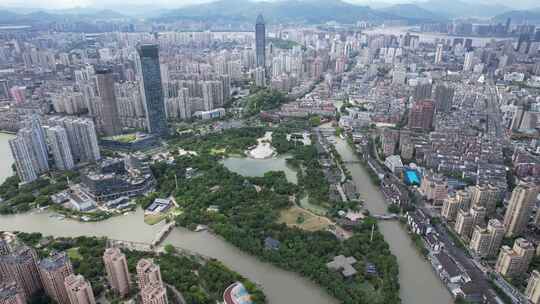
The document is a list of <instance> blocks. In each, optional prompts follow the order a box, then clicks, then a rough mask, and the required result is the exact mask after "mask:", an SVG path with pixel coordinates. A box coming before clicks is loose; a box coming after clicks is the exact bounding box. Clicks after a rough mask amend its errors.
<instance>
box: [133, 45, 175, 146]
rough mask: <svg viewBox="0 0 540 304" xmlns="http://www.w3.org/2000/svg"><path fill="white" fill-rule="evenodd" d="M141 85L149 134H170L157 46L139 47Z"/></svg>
mask: <svg viewBox="0 0 540 304" xmlns="http://www.w3.org/2000/svg"><path fill="white" fill-rule="evenodd" d="M137 51H138V53H139V68H140V84H141V91H142V92H144V93H143V94H142V97H143V104H144V108H145V112H146V126H147V128H148V133H150V134H154V135H157V136H166V135H167V134H168V133H169V130H168V127H167V117H166V114H165V100H164V95H163V86H162V83H161V71H160V64H159V47H158V45H157V44H141V45H139V46H138V48H137Z"/></svg>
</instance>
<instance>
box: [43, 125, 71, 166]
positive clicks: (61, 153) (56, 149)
mask: <svg viewBox="0 0 540 304" xmlns="http://www.w3.org/2000/svg"><path fill="white" fill-rule="evenodd" d="M45 134H46V135H47V142H48V143H49V150H50V151H51V154H52V156H53V159H54V166H55V167H56V169H58V170H71V169H73V167H75V162H74V161H73V155H72V154H71V148H70V146H69V139H68V136H67V132H66V129H64V128H63V127H61V126H52V127H45Z"/></svg>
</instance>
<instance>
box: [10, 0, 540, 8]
mask: <svg viewBox="0 0 540 304" xmlns="http://www.w3.org/2000/svg"><path fill="white" fill-rule="evenodd" d="M211 1H212V0H46V1H43V0H0V6H11V7H27V8H47V9H64V8H73V7H96V8H111V7H121V6H122V5H133V6H146V5H150V6H152V7H154V8H158V7H163V8H174V7H181V6H184V5H189V4H195V3H203V2H211ZM284 1H286V0H284ZM345 1H347V2H353V3H359V4H369V5H372V6H379V5H384V4H386V3H388V4H395V3H410V2H414V1H417V2H421V1H427V0H345ZM462 1H464V2H481V3H501V4H504V5H506V6H510V7H516V8H525V7H540V1H539V0H512V1H508V0H462Z"/></svg>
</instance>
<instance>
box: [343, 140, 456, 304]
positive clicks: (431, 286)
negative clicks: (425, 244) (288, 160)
mask: <svg viewBox="0 0 540 304" xmlns="http://www.w3.org/2000/svg"><path fill="white" fill-rule="evenodd" d="M335 142H336V144H335V146H336V150H337V151H338V153H339V154H340V155H341V157H342V159H343V161H344V162H353V163H348V164H347V168H348V169H349V171H350V172H351V176H352V178H353V181H354V182H355V184H356V187H357V188H358V191H359V192H360V196H361V198H362V199H363V200H365V204H366V208H367V209H368V210H369V211H370V212H371V213H381V214H382V213H387V211H386V208H387V204H386V202H385V200H384V197H383V196H382V193H381V191H380V190H379V189H378V187H376V186H375V185H374V184H373V183H371V181H370V178H369V176H368V173H367V171H366V169H364V167H362V166H361V165H360V164H358V163H354V162H357V161H358V157H357V156H356V155H355V153H354V151H353V149H352V148H351V147H350V146H349V144H348V143H347V142H346V141H345V140H343V139H341V138H335ZM379 228H380V230H381V232H382V234H383V235H384V239H385V240H386V242H388V244H389V246H390V250H391V251H392V253H393V254H394V255H395V256H396V257H397V261H398V264H399V283H400V296H401V299H402V301H403V303H405V304H446V303H453V299H452V297H451V296H450V292H449V291H448V290H447V289H446V287H445V286H444V285H443V283H442V282H441V280H440V279H439V277H438V276H437V275H436V274H435V272H434V271H433V269H432V267H431V265H430V263H429V262H428V261H426V260H425V259H424V258H423V257H422V256H421V255H420V254H419V253H418V251H417V249H416V248H415V247H414V245H413V244H412V242H411V239H410V237H409V236H408V235H407V231H406V229H405V228H403V227H401V225H400V224H399V222H396V221H379Z"/></svg>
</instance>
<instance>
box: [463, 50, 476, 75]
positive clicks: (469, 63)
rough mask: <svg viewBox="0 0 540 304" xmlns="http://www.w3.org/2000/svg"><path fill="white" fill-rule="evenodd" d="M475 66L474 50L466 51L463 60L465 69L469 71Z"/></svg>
mask: <svg viewBox="0 0 540 304" xmlns="http://www.w3.org/2000/svg"><path fill="white" fill-rule="evenodd" d="M473 66H474V52H467V53H465V61H464V62H463V71H465V72H469V71H470V70H472V68H473Z"/></svg>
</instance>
